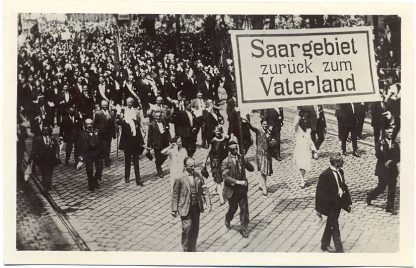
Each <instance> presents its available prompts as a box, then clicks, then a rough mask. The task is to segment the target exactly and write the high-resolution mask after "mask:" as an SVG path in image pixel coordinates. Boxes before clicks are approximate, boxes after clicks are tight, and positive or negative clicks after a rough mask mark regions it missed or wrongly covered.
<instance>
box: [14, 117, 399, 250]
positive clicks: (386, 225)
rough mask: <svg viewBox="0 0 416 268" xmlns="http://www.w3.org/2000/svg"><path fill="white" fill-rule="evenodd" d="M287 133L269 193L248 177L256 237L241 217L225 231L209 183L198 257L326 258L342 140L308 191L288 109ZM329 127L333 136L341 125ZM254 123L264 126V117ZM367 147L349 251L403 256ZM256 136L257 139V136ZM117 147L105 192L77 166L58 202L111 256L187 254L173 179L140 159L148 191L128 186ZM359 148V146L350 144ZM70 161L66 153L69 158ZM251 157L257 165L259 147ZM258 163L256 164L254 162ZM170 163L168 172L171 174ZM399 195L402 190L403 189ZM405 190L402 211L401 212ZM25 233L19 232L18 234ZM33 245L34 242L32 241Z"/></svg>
mask: <svg viewBox="0 0 416 268" xmlns="http://www.w3.org/2000/svg"><path fill="white" fill-rule="evenodd" d="M286 111H287V112H286V115H285V116H286V119H285V120H286V121H285V125H284V126H283V129H282V158H283V161H281V162H277V161H274V162H273V171H274V174H273V176H271V177H270V178H269V179H268V182H267V184H268V188H269V191H270V193H269V195H268V196H267V197H264V196H263V195H262V194H261V192H260V191H259V190H257V189H258V179H259V177H260V174H259V172H257V171H256V172H252V173H248V180H249V192H248V199H249V209H250V224H249V232H250V234H249V238H243V237H242V236H241V235H240V234H239V233H238V230H239V222H238V214H236V216H237V217H236V219H234V220H233V221H232V222H231V224H232V228H231V230H227V228H226V227H225V226H224V216H225V213H226V210H227V204H226V205H223V206H220V204H219V199H218V196H217V195H214V193H215V185H214V182H213V180H212V179H210V178H209V179H207V183H208V186H209V189H210V192H211V195H212V201H213V210H212V211H211V212H210V213H204V214H202V217H201V227H200V236H199V239H198V245H197V250H198V251H209V252H215V251H222V252H236V251H237V252H320V251H321V250H320V239H321V236H322V233H323V228H324V226H325V220H324V221H321V220H320V219H319V218H318V217H317V216H316V214H315V210H314V201H315V200H314V198H315V190H316V182H317V179H318V176H319V174H320V172H322V171H323V170H324V169H325V168H327V166H328V162H329V160H328V155H329V153H330V152H334V151H340V144H339V141H338V139H337V137H336V136H335V135H331V134H327V135H326V139H325V141H324V143H323V145H322V148H321V151H322V154H321V156H320V158H319V159H318V160H315V161H314V162H313V167H312V170H311V171H310V172H309V173H308V174H307V175H306V176H307V184H308V187H306V188H305V189H301V188H300V187H299V181H298V177H299V175H298V171H297V170H296V169H295V168H294V165H293V160H292V151H293V148H294V141H293V136H294V134H293V132H292V124H293V122H292V119H293V115H294V113H293V112H291V111H289V110H286ZM328 121H329V127H328V129H329V132H331V131H332V130H335V129H336V125H335V124H334V122H333V121H332V122H331V120H328ZM253 122H255V123H257V124H259V118H258V115H257V114H254V115H253ZM365 132H366V134H365V135H364V136H365V137H366V138H365V141H366V143H367V144H368V145H366V144H364V143H360V144H359V150H360V152H361V154H362V157H361V158H354V157H353V156H347V157H345V164H344V170H345V174H346V182H347V184H348V185H349V187H350V191H351V195H352V199H353V203H354V211H353V213H351V214H348V213H345V212H342V213H341V216H340V229H341V237H342V241H343V244H344V249H345V251H346V252H396V251H397V250H398V244H399V216H393V215H390V214H388V213H386V212H385V205H386V194H383V195H382V196H380V197H379V199H378V200H376V201H375V202H373V203H374V206H371V207H368V206H366V204H365V197H366V193H367V192H368V191H369V190H370V189H371V188H373V187H374V186H375V185H376V183H377V178H376V177H375V176H374V175H373V173H374V166H375V163H376V159H375V157H374V148H373V147H372V146H370V145H372V144H373V141H372V137H371V136H370V135H371V129H368V128H366V130H365ZM253 138H254V135H253ZM115 149H116V144H115V141H113V146H112V153H111V158H112V159H113V164H112V166H111V167H109V168H105V169H104V172H103V181H102V182H101V188H100V189H99V190H98V191H95V192H93V193H92V192H90V191H88V189H87V179H86V173H85V169H84V168H83V169H81V170H76V169H75V167H74V163H73V162H70V165H69V166H64V165H61V166H58V167H57V168H56V169H55V172H54V177H53V186H54V189H55V190H54V191H52V192H51V197H52V199H53V200H54V201H55V202H56V204H57V205H58V206H59V207H60V209H61V211H62V213H63V215H64V216H65V217H66V219H68V220H69V222H70V223H71V224H72V226H73V227H74V229H75V230H76V231H77V232H78V233H79V235H80V236H81V237H82V239H83V240H84V241H85V243H86V244H87V245H88V247H89V248H90V249H91V250H104V251H114V250H115V251H181V250H182V249H181V245H180V234H181V224H180V219H179V218H173V217H172V216H171V215H170V202H171V198H170V184H169V176H165V178H163V179H160V178H158V177H157V176H156V171H155V165H154V163H153V162H150V161H149V160H148V159H147V158H146V157H144V156H143V157H142V158H141V159H140V165H141V174H142V176H143V180H144V187H140V186H136V185H135V183H130V184H126V183H124V164H123V163H124V160H123V155H122V153H121V152H120V155H119V158H118V159H117V158H116V151H115ZM348 150H351V145H350V144H349V145H348ZM205 156H206V150H205V149H201V148H198V150H197V152H196V154H195V159H196V163H197V165H201V163H202V161H203V159H204V157H205ZM61 157H62V159H63V155H61ZM247 157H248V158H249V159H252V160H254V157H255V145H253V146H252V147H251V148H250V150H249V152H248V154H247ZM253 163H254V162H253ZM168 164H169V163H168V161H167V163H165V165H164V167H163V168H164V171H166V172H167V171H168ZM398 189H399V187H398ZM399 198H400V196H399V190H398V194H397V202H396V206H397V209H398V208H399ZM18 232H19V230H18ZM26 243H29V242H28V241H26Z"/></svg>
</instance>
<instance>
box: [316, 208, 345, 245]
mask: <svg viewBox="0 0 416 268" xmlns="http://www.w3.org/2000/svg"><path fill="white" fill-rule="evenodd" d="M339 213H340V208H334V209H332V210H331V211H330V212H329V214H328V217H327V220H326V226H325V231H324V234H323V236H322V239H321V248H327V247H328V246H329V244H330V242H331V237H332V239H333V240H334V245H335V250H336V251H337V252H343V251H344V250H343V247H342V242H341V234H340V231H339V224H338V217H339Z"/></svg>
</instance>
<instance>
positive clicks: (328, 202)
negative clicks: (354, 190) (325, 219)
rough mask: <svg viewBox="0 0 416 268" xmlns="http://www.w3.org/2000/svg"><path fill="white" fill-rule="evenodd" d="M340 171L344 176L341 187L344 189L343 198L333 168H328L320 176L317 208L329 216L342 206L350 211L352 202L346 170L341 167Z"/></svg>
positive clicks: (316, 198) (316, 197)
mask: <svg viewBox="0 0 416 268" xmlns="http://www.w3.org/2000/svg"><path fill="white" fill-rule="evenodd" d="M339 172H340V173H341V177H342V179H341V183H340V188H341V189H342V190H343V195H342V197H341V198H340V197H339V195H338V185H337V182H336V177H335V175H334V173H333V171H332V169H331V168H327V169H326V170H325V171H324V172H322V174H321V175H320V176H319V181H318V185H317V187H316V196H315V201H316V202H315V209H316V210H317V211H318V212H320V213H322V214H324V215H327V216H328V215H329V213H330V211H332V210H334V209H335V210H336V209H341V208H342V209H344V210H346V211H349V207H350V206H351V204H352V202H351V196H350V193H349V190H348V187H347V185H346V184H345V179H344V171H343V170H342V169H340V170H339Z"/></svg>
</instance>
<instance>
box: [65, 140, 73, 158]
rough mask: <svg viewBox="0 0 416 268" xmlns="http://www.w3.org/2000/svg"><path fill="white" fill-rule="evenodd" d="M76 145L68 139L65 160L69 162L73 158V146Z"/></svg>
mask: <svg viewBox="0 0 416 268" xmlns="http://www.w3.org/2000/svg"><path fill="white" fill-rule="evenodd" d="M73 147H74V143H73V141H67V143H66V148H65V161H66V162H68V161H69V159H70V158H71V154H72V148H73Z"/></svg>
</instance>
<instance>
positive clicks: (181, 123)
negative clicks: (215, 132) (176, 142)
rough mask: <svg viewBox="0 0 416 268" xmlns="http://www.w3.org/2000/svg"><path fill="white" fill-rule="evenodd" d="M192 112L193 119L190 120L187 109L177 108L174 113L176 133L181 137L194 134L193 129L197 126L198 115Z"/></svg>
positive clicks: (173, 121)
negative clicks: (180, 109)
mask: <svg viewBox="0 0 416 268" xmlns="http://www.w3.org/2000/svg"><path fill="white" fill-rule="evenodd" d="M191 114H192V120H191V121H190V120H189V117H188V114H187V112H186V111H179V110H176V111H175V112H174V113H173V116H172V123H173V124H174V125H175V133H176V135H178V136H180V137H186V138H189V137H191V136H194V133H193V132H194V131H193V129H194V128H195V124H196V122H195V121H196V117H195V115H194V114H193V113H192V112H191ZM191 123H192V126H191ZM195 136H196V135H195ZM195 139H196V137H195Z"/></svg>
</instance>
